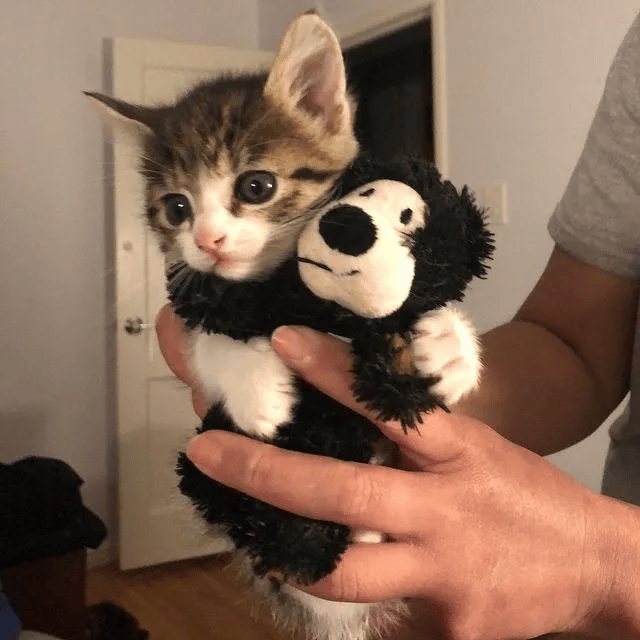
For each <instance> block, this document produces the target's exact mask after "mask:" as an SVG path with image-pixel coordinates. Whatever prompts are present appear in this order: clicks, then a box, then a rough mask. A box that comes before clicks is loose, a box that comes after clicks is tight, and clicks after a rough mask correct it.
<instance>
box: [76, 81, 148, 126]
mask: <svg viewBox="0 0 640 640" xmlns="http://www.w3.org/2000/svg"><path fill="white" fill-rule="evenodd" d="M83 93H84V95H85V96H87V97H88V98H89V99H90V100H91V101H92V102H93V103H94V104H96V105H97V106H98V107H99V108H100V110H101V111H102V112H103V113H104V114H105V115H106V116H107V118H108V120H109V122H110V123H111V124H112V125H113V126H114V127H116V128H118V129H119V130H121V131H125V132H126V133H128V134H133V135H134V136H138V137H139V136H145V135H148V134H149V133H151V132H153V127H154V124H155V123H156V122H157V119H158V109H157V108H154V107H143V106H140V105H136V104H129V103H128V102H125V101H124V100H116V98H110V97H109V96H105V95H103V94H101V93H95V92H93V91H83Z"/></svg>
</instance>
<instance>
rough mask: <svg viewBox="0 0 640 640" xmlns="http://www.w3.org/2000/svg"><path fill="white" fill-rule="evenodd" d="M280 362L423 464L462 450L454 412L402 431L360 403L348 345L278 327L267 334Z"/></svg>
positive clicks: (430, 416)
mask: <svg viewBox="0 0 640 640" xmlns="http://www.w3.org/2000/svg"><path fill="white" fill-rule="evenodd" d="M271 343H272V345H273V348H274V350H275V351H276V353H277V354H278V356H280V358H281V359H282V360H283V362H284V363H285V364H286V365H287V366H288V367H290V368H291V369H293V370H294V371H295V372H296V373H298V374H299V375H300V376H301V377H302V378H304V379H305V380H307V381H308V382H310V383H311V384H312V385H314V386H315V387H317V388H318V389H320V391H322V392H323V393H326V394H327V395H328V396H331V397H332V398H334V399H335V400H337V401H338V402H341V403H342V404H344V405H345V406H347V407H349V408H350V409H353V410H354V411H356V412H357V413H360V414H361V415H363V416H365V417H366V418H368V419H369V420H371V421H372V422H373V423H374V424H376V425H377V426H378V428H379V429H380V430H381V431H382V432H383V433H384V434H385V435H386V436H387V437H388V438H389V439H391V440H393V441H394V442H397V443H398V444H399V445H400V447H401V448H402V449H403V450H406V451H407V452H409V453H411V452H412V453H413V456H412V457H414V458H415V457H417V459H419V460H422V461H424V462H425V464H427V465H428V464H429V463H434V462H437V463H440V462H445V461H450V460H451V459H453V458H455V457H457V456H458V455H460V453H461V451H462V447H463V445H462V443H463V441H464V438H462V437H461V436H462V434H461V430H463V429H464V427H463V426H461V425H460V426H459V421H458V420H457V418H456V417H455V416H451V415H449V414H446V413H445V412H443V411H440V410H437V411H433V412H431V413H429V414H423V415H422V423H421V424H420V425H419V431H415V430H408V431H407V432H405V431H404V430H403V429H402V426H401V425H400V423H399V422H397V421H395V420H390V421H386V422H385V421H382V420H380V419H379V418H378V416H377V414H375V412H373V411H372V410H370V409H368V408H367V407H366V406H365V405H363V404H361V403H359V402H358V401H357V400H356V399H355V397H354V395H353V392H352V390H351V382H352V378H353V375H352V368H353V355H352V354H351V350H350V348H349V345H348V344H346V343H344V342H342V341H341V340H338V339H337V338H333V337H331V336H328V335H325V334H322V333H319V332H317V331H314V330H312V329H309V328H307V327H279V328H278V329H276V331H275V332H274V333H273V335H272V337H271Z"/></svg>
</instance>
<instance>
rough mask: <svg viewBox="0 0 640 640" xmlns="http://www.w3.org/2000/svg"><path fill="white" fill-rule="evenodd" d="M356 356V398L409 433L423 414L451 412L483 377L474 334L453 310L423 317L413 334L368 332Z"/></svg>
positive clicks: (358, 341) (357, 345) (361, 338)
mask: <svg viewBox="0 0 640 640" xmlns="http://www.w3.org/2000/svg"><path fill="white" fill-rule="evenodd" d="M352 351H353V353H354V355H355V363H354V367H353V373H354V383H353V391H354V393H355V396H356V397H357V398H358V400H360V401H362V402H364V403H365V404H366V405H367V406H368V407H369V408H370V409H372V410H374V411H375V412H376V413H377V414H378V415H379V417H380V418H381V419H382V420H399V421H400V423H401V424H402V426H403V428H404V429H405V430H406V429H408V428H415V427H416V426H417V425H418V424H419V423H420V421H421V420H420V414H421V413H423V412H427V411H432V410H433V409H435V408H436V407H440V408H443V409H445V410H447V407H448V406H449V405H451V404H453V403H455V402H457V401H458V400H459V399H460V398H461V397H462V396H463V395H465V394H466V393H468V392H470V391H472V390H473V389H475V388H476V386H477V384H478V379H479V377H480V369H481V363H480V350H479V346H478V341H477V338H476V334H475V331H474V329H473V327H472V326H471V324H470V323H469V322H468V321H467V320H466V319H465V318H464V317H463V315H462V314H461V313H460V312H459V311H457V310H456V309H455V308H454V307H453V306H451V305H448V306H446V307H443V308H441V309H438V310H436V311H430V312H427V313H425V314H423V315H422V316H421V317H420V318H419V319H418V320H417V322H416V323H415V325H414V327H413V330H412V332H411V333H409V334H408V335H400V334H397V333H396V334H378V333H374V332H371V331H369V332H365V333H363V334H361V335H359V336H358V337H357V338H355V339H354V340H353V342H352Z"/></svg>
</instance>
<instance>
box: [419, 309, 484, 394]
mask: <svg viewBox="0 0 640 640" xmlns="http://www.w3.org/2000/svg"><path fill="white" fill-rule="evenodd" d="M410 351H411V355H412V361H413V365H414V366H415V368H416V369H417V371H419V372H420V374H421V375H423V376H424V377H426V378H427V379H430V380H436V382H434V384H433V385H432V386H431V388H430V391H431V393H433V394H434V395H435V396H436V397H437V398H439V399H440V400H441V401H442V402H443V404H445V405H446V406H449V405H451V404H454V403H455V402H457V401H458V400H460V398H461V397H462V396H463V395H465V394H467V393H469V392H470V391H473V390H474V389H475V388H476V387H477V386H478V381H479V378H480V370H481V362H480V349H479V346H478V339H477V337H476V333H475V331H474V329H473V327H472V326H471V324H470V323H469V322H468V321H467V320H466V319H465V318H464V316H463V315H462V314H461V313H460V312H459V311H457V310H456V309H454V308H453V307H452V306H447V307H444V308H443V309H438V310H437V311H430V312H428V313H425V314H424V315H423V316H422V317H421V318H420V319H419V320H418V321H417V322H416V324H415V326H414V330H413V339H412V341H411V344H410Z"/></svg>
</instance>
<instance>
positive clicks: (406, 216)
mask: <svg viewBox="0 0 640 640" xmlns="http://www.w3.org/2000/svg"><path fill="white" fill-rule="evenodd" d="M411 218H413V211H412V210H411V209H404V211H403V212H402V213H401V214H400V222H402V224H409V223H410V222H411Z"/></svg>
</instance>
